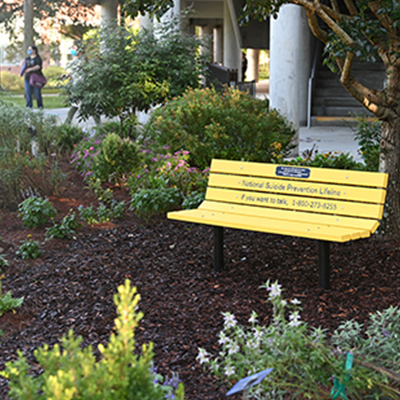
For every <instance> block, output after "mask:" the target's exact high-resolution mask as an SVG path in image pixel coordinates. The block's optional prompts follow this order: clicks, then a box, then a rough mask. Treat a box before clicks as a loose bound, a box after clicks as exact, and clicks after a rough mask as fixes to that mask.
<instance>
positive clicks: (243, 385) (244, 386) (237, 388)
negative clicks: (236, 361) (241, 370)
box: [226, 368, 273, 399]
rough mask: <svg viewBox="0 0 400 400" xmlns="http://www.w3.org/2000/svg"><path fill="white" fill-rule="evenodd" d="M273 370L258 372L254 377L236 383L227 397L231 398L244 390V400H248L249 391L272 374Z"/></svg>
mask: <svg viewBox="0 0 400 400" xmlns="http://www.w3.org/2000/svg"><path fill="white" fill-rule="evenodd" d="M272 370H273V368H268V369H266V370H265V371H261V372H257V373H256V374H254V375H250V376H247V377H246V378H243V379H241V380H240V381H239V382H236V383H235V385H233V387H232V388H231V389H230V390H229V392H228V393H227V394H226V395H227V396H230V395H231V394H235V393H239V392H241V391H243V390H244V391H245V393H244V395H243V398H244V399H247V398H248V395H249V389H250V388H251V387H252V386H254V385H258V384H259V383H260V382H261V381H262V380H263V379H264V378H265V377H266V376H267V375H268V374H269V373H271V371H272Z"/></svg>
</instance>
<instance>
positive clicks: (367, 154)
mask: <svg viewBox="0 0 400 400" xmlns="http://www.w3.org/2000/svg"><path fill="white" fill-rule="evenodd" d="M355 120H356V125H355V126H354V127H352V129H353V132H354V135H355V138H356V139H357V141H358V144H359V145H360V150H359V151H360V153H361V157H362V159H363V161H364V164H365V169H366V170H367V171H378V170H379V153H380V150H381V145H380V143H381V131H382V123H381V122H380V121H378V120H375V121H368V119H367V118H366V117H355Z"/></svg>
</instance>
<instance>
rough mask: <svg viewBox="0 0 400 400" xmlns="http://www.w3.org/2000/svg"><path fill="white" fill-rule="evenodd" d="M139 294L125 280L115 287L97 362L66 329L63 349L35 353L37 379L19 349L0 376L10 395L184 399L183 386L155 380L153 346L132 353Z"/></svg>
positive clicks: (109, 399)
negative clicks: (109, 325) (111, 317)
mask: <svg viewBox="0 0 400 400" xmlns="http://www.w3.org/2000/svg"><path fill="white" fill-rule="evenodd" d="M139 298H140V296H139V295H138V294H137V293H136V288H131V286H130V281H129V280H126V281H125V284H124V285H121V286H120V287H119V288H118V293H117V294H116V295H114V302H115V304H116V306H117V313H118V317H117V319H116V320H115V331H116V332H115V333H113V334H111V337H110V340H109V344H108V346H107V347H105V346H103V345H102V344H100V345H99V351H100V353H101V355H102V357H101V358H100V360H98V361H97V360H96V358H95V356H94V355H93V351H92V348H91V346H89V347H86V348H82V347H81V343H82V340H83V339H82V338H81V337H77V338H76V337H75V336H74V334H73V332H72V331H70V332H69V333H68V335H67V336H66V337H64V338H63V339H62V347H60V346H59V345H55V346H54V347H53V348H52V349H50V348H49V346H48V345H44V346H43V347H42V348H40V349H37V350H36V351H35V353H34V354H35V357H36V359H37V361H38V363H39V364H40V366H41V368H42V369H43V373H42V374H41V375H39V376H37V377H34V376H32V375H31V374H30V373H29V370H30V367H29V365H28V362H27V359H26V358H25V357H24V356H23V354H22V352H19V359H18V360H17V361H12V362H8V363H6V369H5V370H4V371H2V372H0V375H2V376H4V377H6V378H8V379H10V396H11V398H13V399H17V400H22V399H31V400H44V399H54V400H56V399H60V400H61V399H63V400H66V399H80V400H116V399H118V400H163V399H165V398H175V399H176V400H182V399H183V398H184V389H183V384H182V383H179V384H178V386H177V387H176V388H174V387H170V386H168V385H162V382H160V383H157V382H155V381H156V380H157V379H158V376H155V375H154V372H153V371H152V365H151V361H152V358H153V352H152V348H153V346H152V344H150V345H149V346H146V345H143V349H142V355H141V356H138V355H136V354H134V351H135V347H136V346H135V340H134V329H135V328H136V327H137V326H138V324H139V321H140V319H141V318H142V317H143V314H142V313H140V312H137V304H138V302H139Z"/></svg>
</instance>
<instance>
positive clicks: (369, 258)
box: [0, 172, 400, 400]
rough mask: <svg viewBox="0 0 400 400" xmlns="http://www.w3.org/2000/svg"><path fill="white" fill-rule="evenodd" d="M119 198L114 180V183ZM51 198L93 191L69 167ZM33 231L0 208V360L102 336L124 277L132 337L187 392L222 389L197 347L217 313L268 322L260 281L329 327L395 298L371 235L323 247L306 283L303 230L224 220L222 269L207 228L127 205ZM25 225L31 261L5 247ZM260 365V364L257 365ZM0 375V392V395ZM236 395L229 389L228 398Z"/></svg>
mask: <svg viewBox="0 0 400 400" xmlns="http://www.w3.org/2000/svg"><path fill="white" fill-rule="evenodd" d="M116 193H117V195H118V196H119V197H120V198H124V197H126V195H125V194H124V192H123V191H122V190H117V191H116ZM51 200H52V201H53V204H54V205H55V206H56V208H57V209H58V210H59V214H58V217H59V218H62V216H64V215H65V214H66V213H67V212H68V210H69V209H70V208H71V207H72V208H74V209H76V208H77V207H78V206H79V205H80V204H84V205H88V204H90V203H91V202H92V201H93V198H91V197H90V196H89V194H88V193H87V191H86V190H83V183H82V182H81V180H80V177H79V175H78V174H77V173H75V172H71V173H70V175H69V179H68V181H67V182H66V187H65V190H64V191H63V193H62V196H61V197H58V198H56V197H52V198H51ZM44 232H45V229H44V228H41V229H29V230H28V229H26V228H25V227H24V226H23V225H22V222H21V221H20V220H19V219H18V218H17V216H16V213H5V212H3V213H2V215H1V221H0V236H1V237H2V241H1V243H0V248H1V252H2V253H3V254H5V256H6V258H7V260H8V261H9V263H10V266H9V267H7V268H5V269H4V273H5V277H4V279H3V287H4V290H11V291H12V294H13V296H14V297H21V296H24V297H25V301H24V303H23V306H22V307H21V308H20V309H18V310H17V312H16V313H15V314H13V313H7V314H5V315H3V316H2V317H0V329H2V330H3V331H4V336H3V337H2V338H1V339H0V369H3V367H4V363H5V362H7V361H9V360H15V359H16V353H17V350H18V349H20V350H23V351H24V352H25V353H26V354H27V356H28V358H29V359H30V360H32V361H33V356H32V353H33V350H34V349H35V348H37V347H39V346H41V345H43V344H44V343H48V344H50V345H53V344H55V343H57V342H58V341H59V339H60V337H61V336H62V335H64V334H65V333H66V332H67V331H68V330H69V329H73V330H74V331H75V333H76V334H79V335H82V336H83V337H84V344H85V345H89V344H92V345H93V346H94V347H96V346H97V344H99V343H106V342H107V341H108V338H109V335H110V333H111V331H112V328H113V320H114V318H115V308H114V304H113V295H114V293H115V292H116V289H117V287H118V286H119V285H120V284H121V283H123V281H124V280H125V278H127V277H128V278H130V279H131V280H132V282H133V285H135V286H137V288H138V291H139V293H140V294H141V302H140V309H141V311H143V312H144V314H145V317H144V319H143V320H142V322H141V325H140V327H139V329H138V330H137V332H136V339H137V342H138V344H141V343H144V342H149V341H152V342H153V343H154V350H155V359H154V361H155V365H156V366H157V367H158V369H159V371H160V372H163V373H164V374H170V373H171V371H176V372H178V373H179V376H180V378H181V379H182V381H183V382H184V384H185V389H186V393H187V398H188V399H191V400H207V399H210V400H211V399H212V400H216V399H223V398H225V394H226V391H227V390H228V387H227V386H226V385H221V384H219V383H218V382H217V381H216V380H215V379H214V378H213V377H212V376H211V375H209V374H207V373H204V372H203V370H202V368H201V367H200V366H199V365H198V363H197V362H196V360H195V358H196V356H197V354H198V346H201V347H205V348H206V349H207V350H208V351H214V353H215V352H216V350H217V334H218V332H219V330H220V329H221V327H222V316H221V312H224V311H232V312H233V313H234V314H235V315H236V316H237V318H238V319H239V321H241V322H243V323H245V322H246V321H247V319H248V317H249V316H250V313H251V311H252V310H255V311H257V313H258V314H259V315H260V317H261V319H263V320H264V322H265V323H268V320H269V317H270V309H269V307H268V305H267V304H266V302H265V300H266V291H265V289H260V288H259V286H260V285H262V284H263V283H264V282H265V281H266V280H267V279H270V280H272V281H275V280H279V282H280V283H281V284H282V285H283V287H284V288H285V290H286V292H285V293H286V296H287V297H288V298H293V297H297V298H299V299H301V300H302V304H303V308H304V310H303V312H302V318H303V319H304V320H306V321H307V322H309V323H310V324H312V325H314V326H323V327H324V328H329V329H331V330H332V329H334V328H335V327H337V326H338V324H339V323H340V322H341V321H343V320H344V319H350V318H355V319H357V320H358V321H359V322H365V321H366V320H367V319H368V316H369V313H371V312H375V311H377V310H382V309H384V308H386V307H388V306H389V305H399V304H400V291H399V286H400V268H399V265H400V251H399V248H400V243H398V242H382V241H380V240H378V239H376V238H371V239H367V240H361V241H357V242H352V243H346V244H333V245H332V247H331V264H332V273H331V283H332V289H331V290H323V289H321V288H319V287H318V273H317V267H316V265H317V248H316V243H315V242H314V241H310V240H303V239H298V238H290V237H283V236H277V235H266V234H261V233H255V232H245V231H238V230H229V229H228V230H226V233H225V244H226V247H225V258H226V264H227V265H226V267H227V270H226V271H224V272H222V273H217V272H215V271H213V269H212V246H213V236H212V230H211V228H210V227H206V226H199V225H195V224H185V223H179V222H173V221H168V220H166V219H165V218H161V219H159V220H157V221H153V222H151V223H148V224H146V223H144V222H143V221H140V220H139V219H138V218H136V217H135V215H133V214H132V213H128V214H127V216H126V218H125V219H124V220H123V221H119V222H114V223H108V224H100V225H93V226H84V227H82V228H81V229H80V230H79V231H78V232H77V234H76V236H75V237H74V239H72V240H51V241H47V242H44V237H45V236H44ZM28 234H32V235H33V238H34V239H35V240H39V241H41V243H42V244H41V248H42V255H41V257H40V258H39V259H38V260H34V261H23V260H21V259H18V258H17V257H16V256H15V251H16V250H17V249H18V247H19V246H20V244H21V241H23V240H25V239H26V237H27V235H28ZM266 367H268V366H266ZM7 391H8V388H7V382H6V381H5V380H4V379H3V378H1V379H0V398H1V399H4V400H6V399H8V396H7ZM235 398H240V397H235V396H232V399H235Z"/></svg>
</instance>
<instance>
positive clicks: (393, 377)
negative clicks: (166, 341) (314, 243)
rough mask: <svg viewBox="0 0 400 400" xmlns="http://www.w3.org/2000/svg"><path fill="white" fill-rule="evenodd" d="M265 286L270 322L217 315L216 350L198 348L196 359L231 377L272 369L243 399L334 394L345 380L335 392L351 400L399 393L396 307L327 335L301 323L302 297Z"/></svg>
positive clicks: (254, 317)
mask: <svg viewBox="0 0 400 400" xmlns="http://www.w3.org/2000/svg"><path fill="white" fill-rule="evenodd" d="M263 287H265V288H266V289H267V291H268V292H269V297H268V301H269V302H270V303H271V305H272V307H273V311H272V317H271V320H270V323H269V325H267V326H264V325H260V324H259V321H258V319H259V316H258V315H257V314H256V313H255V312H253V313H252V315H251V317H250V318H249V320H248V325H241V324H239V323H238V321H237V319H236V317H235V316H234V314H232V313H230V312H226V313H223V317H224V328H223V330H222V331H221V332H220V334H219V340H218V342H219V344H220V346H221V350H220V352H219V354H218V355H217V356H216V357H215V358H213V357H212V356H211V354H209V353H208V352H207V351H206V350H205V349H203V348H200V349H199V355H198V357H197V359H198V361H199V362H200V363H201V364H204V366H208V367H210V369H211V371H212V372H213V373H214V374H216V375H217V376H218V377H220V378H221V379H224V380H228V381H230V382H235V381H237V380H239V379H241V378H244V377H246V376H248V375H251V374H253V373H256V372H260V371H262V370H265V369H266V368H268V367H272V368H273V371H272V372H271V373H270V375H268V378H267V379H265V380H264V381H263V382H262V383H261V384H259V385H256V386H254V387H252V388H251V389H250V391H249V394H248V398H249V399H250V398H252V399H260V398H268V399H273V400H275V399H276V400H278V399H281V398H282V397H284V396H290V397H291V398H307V399H332V398H333V397H332V396H333V394H332V393H334V392H335V391H337V389H338V388H339V387H340V385H341V384H343V383H345V392H343V393H340V395H341V396H343V395H344V396H346V394H347V395H348V396H349V398H352V399H360V400H361V399H369V398H371V399H398V398H399V396H400V390H399V382H400V378H399V374H398V370H399V365H400V363H399V362H400V355H399V352H398V348H399V345H400V309H399V308H398V307H389V309H387V310H385V311H384V312H378V313H376V314H372V315H371V317H370V324H369V326H367V327H366V328H365V329H364V328H363V326H362V325H360V324H358V323H357V322H356V321H353V320H352V321H347V322H345V323H343V324H342V325H341V326H340V327H339V328H338V330H336V331H335V332H334V334H333V335H332V337H331V338H330V335H328V333H327V331H326V330H324V329H321V328H315V327H311V326H309V325H308V324H307V323H306V322H304V321H302V319H301V314H300V313H301V307H300V301H299V300H297V299H291V300H290V301H288V300H285V299H284V298H283V295H282V286H281V285H279V284H278V282H275V283H270V282H269V281H267V282H266V284H265V286H263ZM260 319H261V318H260ZM262 319H264V317H262ZM348 357H350V358H351V359H352V360H353V361H352V366H350V368H351V370H346V369H345V361H346V358H348ZM349 371H350V372H349ZM332 377H334V378H335V380H334V381H332ZM332 387H334V388H335V389H334V391H333V392H332ZM344 398H347V396H346V397H344Z"/></svg>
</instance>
